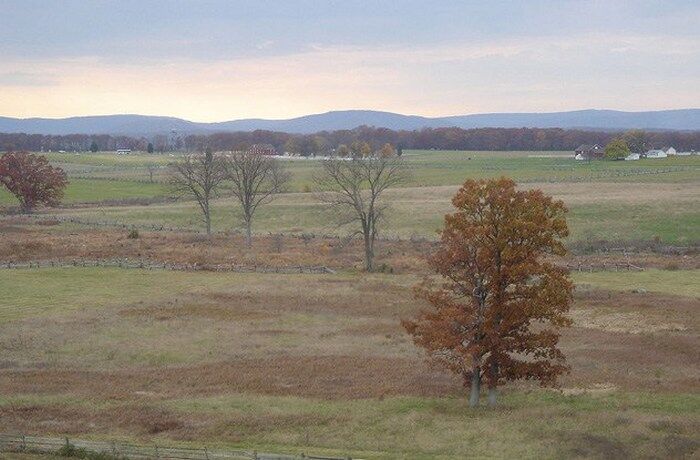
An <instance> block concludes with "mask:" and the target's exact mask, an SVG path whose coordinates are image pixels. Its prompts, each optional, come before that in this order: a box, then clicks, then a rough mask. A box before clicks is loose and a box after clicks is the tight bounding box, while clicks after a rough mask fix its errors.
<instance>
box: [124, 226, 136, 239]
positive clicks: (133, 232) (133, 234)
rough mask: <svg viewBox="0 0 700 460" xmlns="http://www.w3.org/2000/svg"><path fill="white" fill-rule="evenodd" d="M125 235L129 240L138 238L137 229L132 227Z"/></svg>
mask: <svg viewBox="0 0 700 460" xmlns="http://www.w3.org/2000/svg"><path fill="white" fill-rule="evenodd" d="M126 237H127V238H129V239H130V240H135V239H138V237H139V231H138V230H137V229H135V228H132V229H131V230H129V233H128V234H127V235H126Z"/></svg>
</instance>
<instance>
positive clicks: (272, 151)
mask: <svg viewBox="0 0 700 460" xmlns="http://www.w3.org/2000/svg"><path fill="white" fill-rule="evenodd" d="M248 153H255V154H258V155H277V149H276V148H275V147H274V146H273V145H272V144H253V145H251V146H250V148H249V149H248Z"/></svg>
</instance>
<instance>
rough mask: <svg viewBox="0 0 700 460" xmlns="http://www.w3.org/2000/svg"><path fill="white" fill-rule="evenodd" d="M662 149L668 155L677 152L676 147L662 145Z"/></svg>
mask: <svg viewBox="0 0 700 460" xmlns="http://www.w3.org/2000/svg"><path fill="white" fill-rule="evenodd" d="M661 150H663V151H664V152H666V155H675V154H676V149H674V148H673V147H661Z"/></svg>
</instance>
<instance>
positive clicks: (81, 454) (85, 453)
mask: <svg viewBox="0 0 700 460" xmlns="http://www.w3.org/2000/svg"><path fill="white" fill-rule="evenodd" d="M56 456H58V457H70V458H84V459H87V460H121V459H126V457H118V456H114V455H112V454H108V453H106V452H91V451H89V450H86V449H83V448H82V447H75V446H74V445H73V444H70V443H68V442H66V444H65V445H64V446H63V447H61V448H60V449H58V451H56Z"/></svg>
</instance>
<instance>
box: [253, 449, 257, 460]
mask: <svg viewBox="0 0 700 460" xmlns="http://www.w3.org/2000/svg"><path fill="white" fill-rule="evenodd" d="M253 460H258V452H257V451H256V450H254V451H253Z"/></svg>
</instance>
